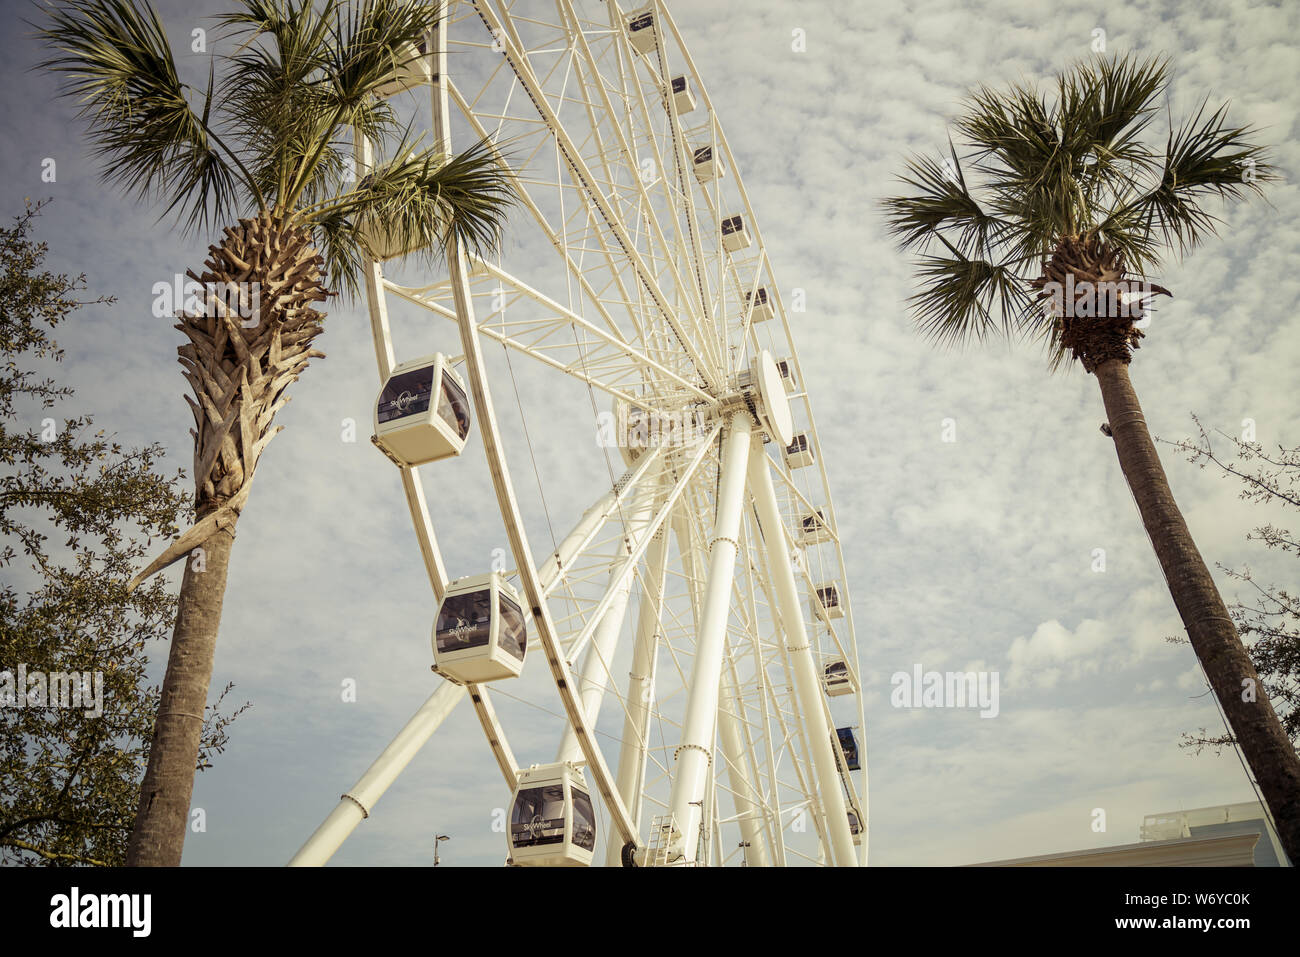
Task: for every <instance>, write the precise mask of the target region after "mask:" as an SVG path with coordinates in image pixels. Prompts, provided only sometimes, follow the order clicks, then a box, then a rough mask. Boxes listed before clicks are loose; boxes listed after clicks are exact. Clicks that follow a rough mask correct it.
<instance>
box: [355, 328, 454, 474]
mask: <svg viewBox="0 0 1300 957" xmlns="http://www.w3.org/2000/svg"><path fill="white" fill-rule="evenodd" d="M469 426H470V409H469V397H468V396H467V395H466V394H465V386H464V385H462V384H461V381H460V378H459V377H458V376H457V375H456V373H455V371H453V370H452V368H451V366H450V364H449V363H448V362H447V357H446V356H444V355H442V354H441V353H435V354H434V355H431V356H425V357H424V358H422V359H414V360H412V361H410V362H404V363H402V364H401V365H398V366H395V367H394V368H393V371H392V372H391V373H389V375H388V380H387V381H386V382H385V383H384V387H383V388H382V389H381V390H380V391H379V399H378V400H377V401H376V402H375V439H374V441H375V444H376V445H378V446H379V447H380V448H381V449H383V450H384V452H385V453H386V454H387V455H388V457H389V458H391V459H393V460H394V461H395V462H398V463H399V464H401V465H423V464H425V463H426V462H436V461H437V460H439V459H446V458H451V457H452V456H453V455H460V453H461V450H462V449H464V448H465V441H466V440H467V439H468V438H469Z"/></svg>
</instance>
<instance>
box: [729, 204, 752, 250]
mask: <svg viewBox="0 0 1300 957" xmlns="http://www.w3.org/2000/svg"><path fill="white" fill-rule="evenodd" d="M753 242H754V240H752V239H751V238H750V236H749V230H748V229H746V228H745V217H744V216H742V215H740V214H739V213H737V214H736V215H735V216H728V217H727V218H726V219H724V220H723V221H722V245H723V246H725V247H726V249H727V252H729V253H738V252H740V251H741V250H742V249H746V248H748V247H749V246H750V244H752V243H753Z"/></svg>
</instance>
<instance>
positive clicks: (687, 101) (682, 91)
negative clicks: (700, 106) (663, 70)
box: [672, 76, 695, 116]
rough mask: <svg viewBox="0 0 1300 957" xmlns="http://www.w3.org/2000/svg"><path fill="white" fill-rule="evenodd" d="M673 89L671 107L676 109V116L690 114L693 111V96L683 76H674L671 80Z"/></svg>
mask: <svg viewBox="0 0 1300 957" xmlns="http://www.w3.org/2000/svg"><path fill="white" fill-rule="evenodd" d="M672 88H673V105H674V106H676V107H677V115H678V116H681V115H682V114H683V113H691V112H693V111H694V110H695V94H694V93H692V92H691V86H690V84H689V83H688V82H687V81H686V77H684V76H675V77H673V79H672Z"/></svg>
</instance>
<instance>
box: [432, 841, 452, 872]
mask: <svg viewBox="0 0 1300 957" xmlns="http://www.w3.org/2000/svg"><path fill="white" fill-rule="evenodd" d="M450 840H451V837H450V836H449V835H447V834H435V835H434V836H433V866H434V867H437V866H438V864H439V863H440V862H439V860H438V845H439V844H441V843H442V842H443V841H450Z"/></svg>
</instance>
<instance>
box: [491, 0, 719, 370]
mask: <svg viewBox="0 0 1300 957" xmlns="http://www.w3.org/2000/svg"><path fill="white" fill-rule="evenodd" d="M476 6H477V9H478V10H479V13H480V14H481V15H482V16H483V19H484V22H486V23H487V25H488V28H489V29H490V30H492V31H493V32H494V33H501V32H502V31H503V27H502V24H501V21H500V20H499V19H498V18H497V16H496V14H495V13H494V12H493V11H492V10H491V9H490V8H489V7H488V6H487V5H486V4H483V3H478V4H476ZM512 32H513V31H512ZM504 41H505V42H504V45H505V51H504V52H505V55H506V57H507V59H509V60H511V62H512V63H514V64H519V63H520V61H521V60H522V54H521V50H520V49H519V47H518V46H517V45H516V44H515V42H514V41H512V40H511V38H510V37H508V36H505V37H504ZM516 72H517V73H519V74H520V80H521V81H522V82H523V83H524V85H525V86H526V87H527V88H528V93H529V96H530V98H531V99H532V101H533V105H534V106H535V107H536V108H537V110H538V112H539V113H540V114H541V115H542V118H543V119H544V120H545V121H546V123H547V125H548V126H549V127H550V128H551V132H552V134H553V135H554V137H555V141H556V144H557V146H558V147H559V149H560V150H561V152H562V153H563V155H564V158H565V160H566V161H567V162H568V164H569V166H570V167H571V169H572V170H573V173H574V175H575V176H576V177H578V179H579V180H580V181H581V182H582V184H583V185H584V187H585V188H584V190H583V195H584V196H585V197H586V198H587V200H588V201H589V202H590V203H591V204H592V205H593V206H594V207H595V209H596V210H597V211H598V212H599V213H600V215H601V218H602V219H603V220H604V222H605V225H606V227H607V228H608V229H609V231H610V232H611V233H612V234H613V236H614V238H615V239H616V240H617V242H618V244H619V246H620V247H621V249H622V253H623V254H624V255H625V256H626V257H627V259H628V261H629V263H630V265H631V267H632V269H633V271H634V272H635V274H636V276H637V279H638V281H639V282H640V284H641V285H642V286H643V287H644V288H645V290H646V292H647V294H648V295H649V296H650V298H651V300H652V301H653V303H654V307H655V308H656V309H657V310H658V311H659V313H660V315H661V316H662V317H663V319H664V320H665V321H666V322H667V323H668V324H669V326H671V327H672V329H673V331H674V332H675V333H676V335H677V337H678V339H679V340H680V341H681V344H682V347H683V349H684V350H685V352H686V354H687V355H688V356H689V357H690V359H691V361H692V363H693V364H694V366H695V369H696V371H697V372H698V373H699V375H700V376H701V378H702V379H703V380H704V383H705V385H706V386H707V387H709V388H710V389H717V388H720V387H721V386H722V385H723V383H722V381H721V376H720V372H719V370H718V369H717V368H716V367H715V366H714V365H713V364H712V363H710V362H709V361H708V360H707V359H706V358H705V357H704V356H703V354H702V353H701V352H700V348H699V344H698V343H697V342H696V341H694V340H693V339H692V338H691V337H690V336H689V335H688V334H687V332H686V330H685V329H684V328H683V327H682V325H681V323H680V322H679V321H678V318H677V310H676V309H675V308H674V307H673V305H672V303H671V302H670V301H669V299H668V297H667V296H666V295H665V293H664V290H663V289H662V288H661V287H660V285H659V283H658V282H657V280H656V278H655V276H654V275H653V273H652V272H651V270H650V269H648V268H647V266H646V263H645V261H644V259H643V257H642V255H641V253H640V251H639V250H638V248H637V246H636V243H635V242H633V240H632V238H631V236H630V235H629V234H628V232H627V227H626V226H625V225H624V224H623V222H622V221H621V220H620V219H619V218H618V216H617V214H616V213H615V211H614V210H613V209H612V208H611V207H610V205H609V202H608V200H607V198H606V197H605V196H604V195H603V194H602V193H601V192H600V191H599V190H598V189H596V188H595V187H594V185H593V177H592V173H591V170H590V169H589V168H588V166H587V164H586V162H585V161H584V160H583V158H582V156H581V154H580V153H579V152H578V150H577V148H576V147H575V145H574V143H573V141H572V139H571V138H570V137H569V135H568V133H567V131H566V130H565V128H564V126H563V125H562V124H561V123H560V122H559V119H558V118H557V117H556V115H555V112H554V110H553V109H552V107H551V105H550V103H549V102H548V100H547V97H546V96H545V94H544V93H543V91H542V90H541V89H540V88H539V87H538V85H537V82H536V78H535V76H534V75H533V74H532V71H531V69H523V70H520V69H518V68H517V70H516Z"/></svg>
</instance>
